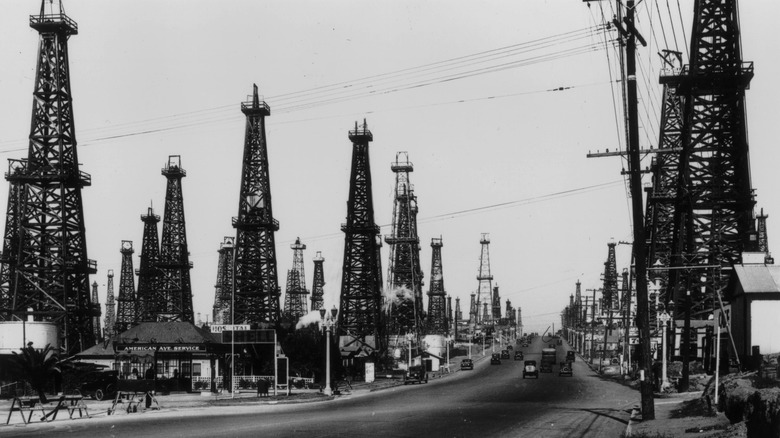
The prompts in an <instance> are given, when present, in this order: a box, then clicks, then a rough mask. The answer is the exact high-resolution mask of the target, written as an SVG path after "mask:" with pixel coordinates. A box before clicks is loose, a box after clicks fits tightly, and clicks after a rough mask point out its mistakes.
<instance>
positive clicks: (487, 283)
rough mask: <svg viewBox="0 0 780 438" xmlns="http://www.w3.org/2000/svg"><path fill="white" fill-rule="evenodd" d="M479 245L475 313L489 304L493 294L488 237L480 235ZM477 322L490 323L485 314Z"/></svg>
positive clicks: (487, 315)
mask: <svg viewBox="0 0 780 438" xmlns="http://www.w3.org/2000/svg"><path fill="white" fill-rule="evenodd" d="M479 243H480V244H481V245H482V252H481V253H480V255H479V274H477V280H478V281H479V287H478V288H477V311H479V308H480V307H483V306H484V305H487V304H488V303H490V302H491V294H492V292H493V284H492V282H493V276H492V275H490V235H489V234H487V233H482V238H481V239H479ZM477 322H478V323H485V324H488V323H490V315H489V314H488V313H487V312H482V318H479V317H478V321H477Z"/></svg>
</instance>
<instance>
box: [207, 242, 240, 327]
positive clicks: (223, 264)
mask: <svg viewBox="0 0 780 438" xmlns="http://www.w3.org/2000/svg"><path fill="white" fill-rule="evenodd" d="M234 244H235V238H233V237H231V236H225V238H224V240H223V241H222V243H221V244H220V245H219V251H218V253H219V261H218V262H217V283H216V285H215V286H214V307H213V309H212V320H213V321H214V324H232V323H233V320H232V318H231V315H230V309H231V302H232V292H233V248H234Z"/></svg>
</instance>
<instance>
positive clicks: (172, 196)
mask: <svg viewBox="0 0 780 438" xmlns="http://www.w3.org/2000/svg"><path fill="white" fill-rule="evenodd" d="M162 175H163V176H165V179H166V180H167V185H166V191H165V215H164V216H163V226H162V236H161V238H160V258H159V260H158V261H157V263H156V264H155V267H156V268H158V269H159V273H160V275H159V277H158V283H157V285H158V287H159V288H160V295H161V296H162V301H159V302H158V303H157V304H158V307H157V308H156V309H155V313H156V314H157V320H158V321H184V322H194V321H195V315H194V313H193V309H192V286H191V284H190V269H192V263H190V252H189V250H188V249H187V227H186V222H185V220H184V196H183V193H182V187H181V180H182V178H184V177H185V176H187V172H186V171H185V170H184V169H183V168H182V167H181V156H179V155H171V156H169V157H168V162H167V163H166V166H165V167H164V168H163V169H162Z"/></svg>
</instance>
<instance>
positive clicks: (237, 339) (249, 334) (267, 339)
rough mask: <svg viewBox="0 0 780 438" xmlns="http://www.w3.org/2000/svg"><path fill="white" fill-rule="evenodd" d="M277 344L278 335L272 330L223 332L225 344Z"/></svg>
mask: <svg viewBox="0 0 780 438" xmlns="http://www.w3.org/2000/svg"><path fill="white" fill-rule="evenodd" d="M275 342H276V333H275V332H274V330H271V329H260V330H236V331H233V330H223V331H222V343H223V344H230V343H234V344H273V343H275Z"/></svg>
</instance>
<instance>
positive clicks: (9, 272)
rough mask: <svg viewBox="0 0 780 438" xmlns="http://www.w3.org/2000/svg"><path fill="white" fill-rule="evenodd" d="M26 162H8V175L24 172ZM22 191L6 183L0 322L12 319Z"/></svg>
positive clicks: (11, 183) (0, 277) (15, 185)
mask: <svg viewBox="0 0 780 438" xmlns="http://www.w3.org/2000/svg"><path fill="white" fill-rule="evenodd" d="M25 164H26V160H9V168H8V173H9V174H10V175H12V174H14V173H16V172H24V166H25ZM21 194H22V190H21V185H20V183H19V182H13V181H9V183H8V205H7V207H6V214H5V234H4V235H3V252H2V254H0V321H11V320H12V318H13V315H12V312H13V291H14V283H15V281H16V263H17V261H18V248H19V208H20V207H21V198H20V196H21Z"/></svg>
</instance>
